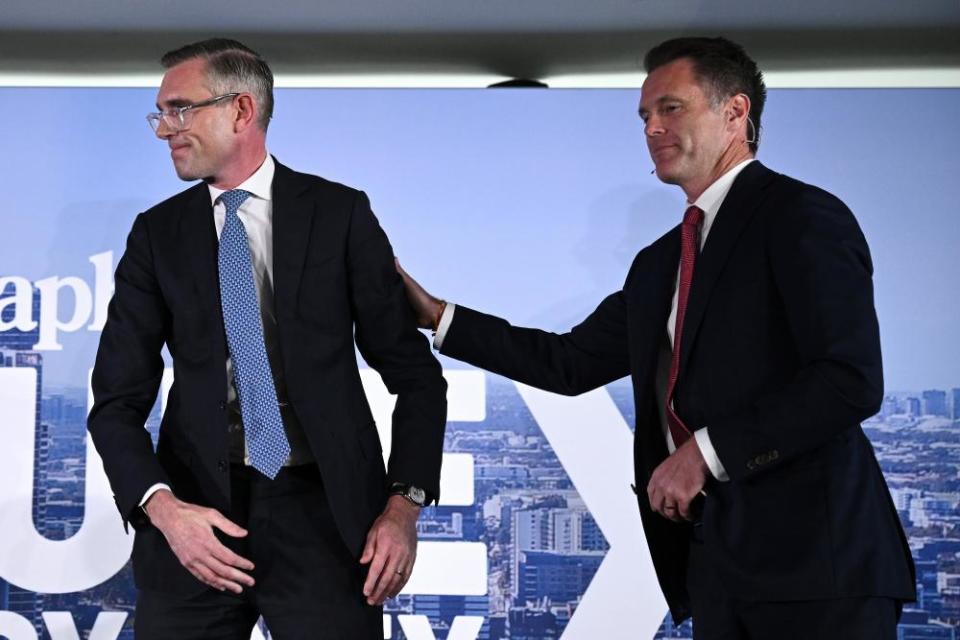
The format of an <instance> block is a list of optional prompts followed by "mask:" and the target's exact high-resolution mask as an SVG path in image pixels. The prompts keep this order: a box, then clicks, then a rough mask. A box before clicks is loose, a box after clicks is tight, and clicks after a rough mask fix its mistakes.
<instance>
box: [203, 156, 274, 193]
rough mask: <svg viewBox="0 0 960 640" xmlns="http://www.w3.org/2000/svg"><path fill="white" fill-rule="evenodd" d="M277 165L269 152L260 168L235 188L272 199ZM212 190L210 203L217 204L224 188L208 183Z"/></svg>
mask: <svg viewBox="0 0 960 640" xmlns="http://www.w3.org/2000/svg"><path fill="white" fill-rule="evenodd" d="M275 169H276V165H275V164H274V162H273V156H271V155H270V153H269V152H267V158H266V160H264V161H263V164H261V165H260V168H259V169H257V170H256V171H254V172H253V175H251V176H250V177H249V178H247V179H246V180H244V181H243V182H241V183H240V184H238V185H237V186H236V187H234V189H243V190H244V191H249V192H250V193H251V194H253V196H254V197H255V198H259V199H261V200H267V201H269V200H271V199H272V197H271V187H272V186H273V172H274V170H275ZM207 188H208V189H209V190H210V203H211V204H213V205H216V204H217V198H219V197H220V195H221V194H223V193H224V191H225V190H224V189H218V188H217V187H215V186H213V185H209V184H208V185H207Z"/></svg>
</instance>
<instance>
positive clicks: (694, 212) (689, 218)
mask: <svg viewBox="0 0 960 640" xmlns="http://www.w3.org/2000/svg"><path fill="white" fill-rule="evenodd" d="M701 223H703V209H701V208H700V207H696V206H690V207H687V211H686V212H685V213H684V214H683V224H692V225H693V226H695V227H699V226H700V225H701Z"/></svg>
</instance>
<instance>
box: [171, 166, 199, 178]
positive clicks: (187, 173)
mask: <svg viewBox="0 0 960 640" xmlns="http://www.w3.org/2000/svg"><path fill="white" fill-rule="evenodd" d="M173 169H174V171H176V172H177V177H178V178H180V179H181V180H183V181H184V182H193V181H194V180H200V179H201V178H203V177H204V176H203V175H201V174H200V173H199V172H197V171H193V170H191V169H190V168H188V167H181V166H179V165H176V164H174V165H173Z"/></svg>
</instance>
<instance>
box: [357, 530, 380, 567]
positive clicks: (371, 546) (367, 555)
mask: <svg viewBox="0 0 960 640" xmlns="http://www.w3.org/2000/svg"><path fill="white" fill-rule="evenodd" d="M376 549H377V543H376V542H374V538H373V536H369V535H368V536H367V543H366V544H365V545H364V547H363V553H362V554H361V555H360V564H367V563H369V562H370V561H371V560H373V556H374V553H375V551H376Z"/></svg>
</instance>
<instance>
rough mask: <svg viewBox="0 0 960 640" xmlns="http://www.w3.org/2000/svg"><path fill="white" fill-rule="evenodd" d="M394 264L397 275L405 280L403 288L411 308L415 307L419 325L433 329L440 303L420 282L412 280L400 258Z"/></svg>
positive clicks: (394, 260) (395, 259)
mask: <svg viewBox="0 0 960 640" xmlns="http://www.w3.org/2000/svg"><path fill="white" fill-rule="evenodd" d="M393 262H394V265H395V266H396V269H397V273H399V274H400V278H401V280H403V288H404V289H405V290H406V294H407V300H408V301H409V302H410V306H411V307H413V310H414V314H415V315H416V317H417V325H418V326H419V327H420V328H421V329H432V328H433V321H434V318H435V316H436V314H437V312H438V309H439V306H440V301H439V300H437V299H436V298H435V297H433V296H432V295H430V294H429V293H427V291H426V290H425V289H424V288H423V287H421V286H420V283H419V282H417V281H416V280H414V279H413V278H411V277H410V274H409V273H407V272H406V271H404V270H403V267H401V266H400V260H399V259H398V258H396V257H394V259H393Z"/></svg>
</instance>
